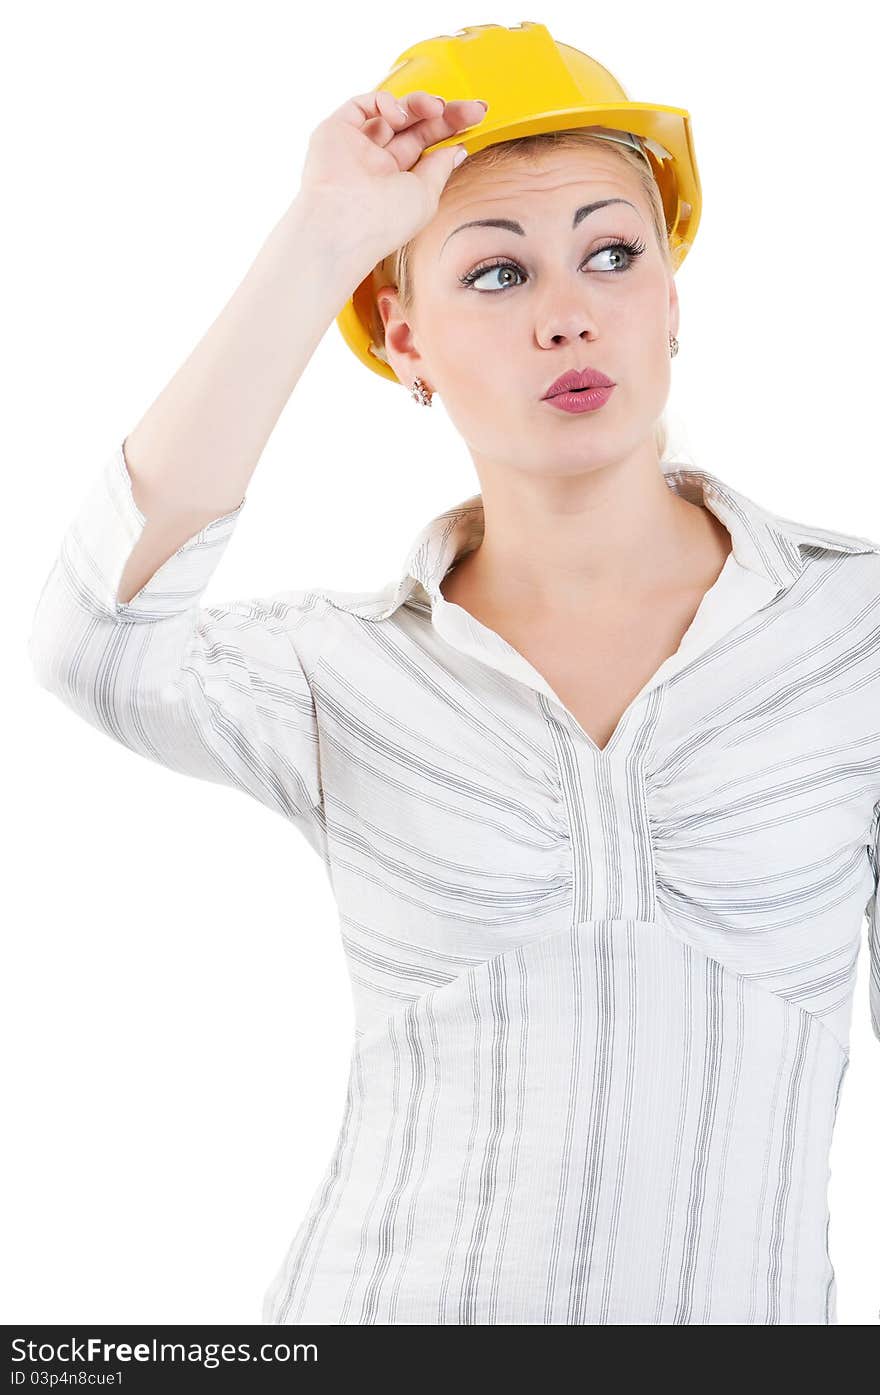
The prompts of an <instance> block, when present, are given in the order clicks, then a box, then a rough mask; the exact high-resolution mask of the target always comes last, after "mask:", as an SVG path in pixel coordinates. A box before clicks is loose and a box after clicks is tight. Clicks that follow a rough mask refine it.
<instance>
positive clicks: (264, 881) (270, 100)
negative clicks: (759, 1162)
mask: <svg viewBox="0 0 880 1395" xmlns="http://www.w3.org/2000/svg"><path fill="white" fill-rule="evenodd" d="M859 14H860V12H859V9H858V8H857V6H856V5H855V4H853V3H849V4H837V5H835V7H834V11H833V22H832V23H828V13H827V10H826V9H825V7H819V6H813V5H795V4H789V5H783V4H774V5H767V4H756V3H751V2H750V0H746V2H745V3H738V4H737V5H735V6H729V7H721V8H719V7H717V6H715V7H711V6H710V7H707V6H706V5H705V4H697V3H690V2H689V0H680V3H678V4H676V5H675V6H674V7H673V8H672V9H670V7H669V6H667V5H657V4H656V3H643V0H627V3H626V4H624V5H607V6H602V5H596V6H589V7H588V8H587V9H585V8H584V7H583V6H582V5H575V4H570V3H566V4H545V5H543V6H541V7H540V8H538V9H533V10H529V8H528V6H526V7H525V9H523V8H521V7H520V6H510V5H501V4H496V5H494V6H491V7H485V6H477V7H476V8H474V7H473V6H472V5H471V6H461V5H458V4H442V5H436V4H421V5H419V6H418V7H415V8H414V7H413V6H412V5H410V4H405V3H400V0H386V2H385V3H383V5H382V6H381V7H379V9H377V8H376V7H375V6H373V7H370V6H366V7H363V8H353V9H351V10H350V11H348V12H347V14H346V17H345V19H344V20H341V19H340V13H339V10H338V8H337V7H334V6H321V5H318V6H294V5H291V4H290V3H289V2H288V0H285V3H269V2H268V0H262V2H261V0H248V3H247V4H244V3H239V4H218V3H216V0H214V2H213V3H210V4H209V3H194V2H193V0H173V3H167V0H150V3H149V4H129V3H118V2H117V3H113V4H111V3H95V0H79V3H78V4H76V5H66V4H61V3H31V4H29V5H27V6H20V7H18V10H17V13H16V14H15V17H14V19H13V21H12V23H11V24H9V23H8V22H7V25H6V34H5V42H4V45H3V49H4V52H3V57H2V59H0V63H2V74H0V75H2V82H0V102H2V107H3V111H2V117H3V132H4V136H3V145H4V152H5V161H4V164H5V175H4V181H3V182H4V186H5V187H4V191H3V192H4V196H5V197H4V202H5V206H6V210H7V211H6V215H5V218H4V220H3V225H2V233H0V236H2V238H3V242H4V244H5V246H4V249H3V267H4V270H5V273H6V275H5V277H4V281H5V285H4V302H5V305H4V313H3V321H4V332H3V361H4V362H3V392H2V398H3V422H2V430H3V438H4V439H3V447H4V449H3V455H4V458H5V460H6V462H7V466H6V487H5V490H4V504H5V509H4V517H3V522H4V524H5V527H4V545H3V548H2V566H3V569H4V571H5V573H6V574H5V578H4V582H5V586H4V594H5V595H6V598H7V605H6V615H7V619H8V622H9V629H10V633H9V634H8V636H7V641H6V644H5V650H6V655H7V664H8V666H9V670H8V680H7V682H6V683H5V684H4V690H3V692H4V701H5V703H6V706H7V713H6V718H5V722H4V730H5V732H6V741H5V743H4V753H3V754H4V781H3V785H4V789H5V791H6V795H5V801H4V802H5V805H6V812H7V817H8V818H9V822H8V823H7V834H6V839H5V847H6V850H7V854H8V855H9V856H8V861H7V863H6V868H5V875H4V891H5V896H4V912H5V914H4V917H3V920H4V936H3V945H4V972H3V975H2V979H3V986H2V994H3V998H2V1030H3V1040H2V1048H3V1062H4V1072H3V1101H2V1103H3V1115H4V1118H5V1120H6V1122H7V1125H8V1132H7V1143H6V1146H5V1149H4V1156H3V1198H4V1206H5V1211H6V1214H5V1215H4V1217H3V1230H4V1245H3V1269H2V1314H0V1317H2V1320H3V1321H4V1322H7V1323H12V1322H16V1321H22V1322H34V1323H36V1322H40V1323H62V1322H69V1323H83V1322H86V1321H90V1322H91V1321H95V1320H101V1321H104V1322H107V1323H110V1322H118V1323H122V1322H129V1323H135V1322H137V1323H160V1322H167V1323H184V1322H196V1323H198V1322H204V1323H237V1322H244V1323H250V1322H258V1321H259V1320H260V1303H261V1300H262V1296H263V1292H264V1290H265V1288H266V1286H267V1285H268V1283H269V1281H270V1279H271V1277H272V1275H273V1274H274V1271H275V1269H276V1267H277V1266H278V1265H279V1264H280V1263H281V1260H282V1258H283V1255H284V1252H285V1250H286V1248H287V1245H288V1243H289V1241H290V1239H291V1238H292V1236H293V1233H294V1231H295V1229H296V1226H297V1225H298V1223H299V1220H300V1217H301V1215H302V1214H303V1212H304V1210H305V1208H306V1205H307V1203H308V1200H309V1198H310V1197H311V1194H312V1192H313V1189H314V1188H315V1186H316V1185H317V1183H318V1180H319V1178H320V1176H321V1173H322V1171H323V1169H324V1167H325V1165H326V1162H327V1160H328V1158H329V1155H330V1151H331V1149H332V1146H333V1143H334V1141H335V1137H336V1132H337V1129H338V1127H339V1124H340V1121H341V1116H342V1107H343V1103H344V1091H345V1081H346V1070H347V1063H348V1053H349V1050H350V1045H351V1034H352V1029H353V1009H352V1001H351V996H350V993H349V988H348V982H347V977H346V969H345V962H344V957H343V952H342V947H341V941H340V938H339V934H338V929H337V923H336V917H335V905H334V902H333V899H332V896H331V892H330V888H329V884H328V883H327V881H326V878H325V875H324V871H323V868H322V866H321V864H320V862H319V860H318V858H317V857H316V856H315V854H314V853H313V852H312V851H311V849H309V848H308V847H307V845H306V844H305V842H304V841H302V840H301V839H300V838H299V836H298V835H297V834H296V833H295V832H293V831H292V830H291V829H289V828H288V827H287V826H286V825H285V823H284V821H283V820H282V819H280V818H278V817H276V816H275V815H273V813H272V812H270V811H269V810H267V809H264V808H262V807H261V806H260V805H259V804H257V803H256V802H255V801H250V800H244V799H242V798H240V797H239V795H238V794H237V792H235V791H233V790H228V789H225V788H222V787H219V786H215V785H211V784H208V783H203V782H199V781H194V780H192V781H190V780H186V779H184V778H182V777H181V776H179V775H176V774H173V773H172V772H170V771H167V770H165V769H163V768H162V767H160V766H157V765H154V764H152V763H151V762H149V761H146V760H143V759H140V758H139V757H137V756H135V755H133V754H131V753H129V752H128V751H126V750H124V749H123V748H122V747H120V746H117V745H116V744H115V743H114V742H112V741H111V740H109V739H108V738H107V737H105V736H103V735H101V734H99V733H98V732H97V731H95V730H93V729H92V728H90V727H89V726H88V725H87V724H85V723H83V722H81V721H79V720H78V719H77V718H76V717H75V716H73V714H71V713H70V712H69V711H67V710H66V709H65V708H64V707H63V706H62V705H61V704H60V703H59V702H58V700H57V699H55V698H54V697H52V696H51V695H49V694H48V693H47V692H45V691H43V690H42V689H40V688H39V687H38V686H37V685H36V684H35V682H34V680H33V678H32V676H31V673H30V669H29V665H28V659H27V654H26V647H25V646H26V638H27V633H28V630H29V626H30V621H31V615H32V612H33V610H34V607H35V605H36V601H37V597H38V594H39V591H40V588H41V586H42V583H43V581H44V579H45V577H46V575H47V573H48V570H49V568H50V566H51V564H52V562H53V561H54V558H55V554H56V552H57V549H58V547H59V545H60V541H61V537H62V534H63V531H64V529H65V528H66V526H67V524H68V523H69V521H70V520H71V519H72V516H73V514H74V512H75V510H76V509H77V507H78V506H79V503H80V501H81V499H82V498H83V496H84V494H85V492H86V490H87V488H88V487H89V486H90V483H91V481H92V480H93V479H94V477H95V476H96V474H97V472H98V470H99V469H100V468H101V466H102V464H103V462H104V461H105V460H106V459H107V457H108V456H109V454H110V453H111V452H112V451H113V450H114V449H115V448H116V447H117V445H118V444H119V443H120V442H121V441H122V440H123V438H124V436H125V435H126V433H127V432H128V431H129V430H130V429H132V427H133V426H134V424H135V423H136V421H137V420H139V418H140V417H141V416H142V414H143V413H144V411H145V410H146V408H147V407H148V406H149V405H150V403H151V402H152V401H153V400H154V398H155V397H156V395H157V394H158V392H159V391H160V390H161V388H162V387H163V386H164V384H165V383H166V381H167V380H168V379H169V378H170V377H171V376H172V374H173V373H174V372H175V371H176V369H177V368H178V367H179V366H180V364H181V363H182V362H183V360H184V359H185V357H186V356H187V355H188V354H189V352H190V350H191V349H192V348H193V346H194V345H195V344H196V342H197V341H198V340H199V339H200V338H201V336H202V334H203V333H204V331H205V330H206V329H207V327H208V325H209V324H210V323H211V322H212V321H213V319H214V318H215V317H216V315H217V314H218V313H219V311H220V310H221V309H222V307H223V305H224V304H225V302H226V301H227V299H228V298H229V296H230V295H231V294H232V292H233V290H234V289H235V288H236V286H237V285H238V284H239V282H240V280H241V278H242V277H243V275H244V274H245V272H246V270H247V268H248V266H249V265H250V263H251V261H252V260H253V258H254V256H255V255H256V253H257V251H258V250H259V248H260V246H261V244H262V242H263V240H264V238H265V237H266V235H267V234H268V232H269V231H270V229H271V227H272V226H273V225H274V224H275V222H276V220H277V219H278V218H279V216H280V215H281V214H282V212H283V211H284V209H285V208H286V206H287V205H288V203H289V202H290V200H291V199H292V198H293V197H294V196H295V193H296V190H297V188H298V183H299V176H300V171H301V168H302V162H303V159H304V155H305V148H306V143H307V140H308V135H309V133H310V131H311V129H312V127H313V126H314V125H315V124H316V123H317V122H318V121H319V120H320V119H322V118H323V117H324V116H325V115H327V114H328V113H329V112H330V111H331V110H332V109H334V108H335V107H337V106H339V105H340V103H341V102H343V101H344V100H345V99H346V98H347V97H349V96H351V95H353V94H354V93H359V92H362V91H366V90H368V89H369V88H371V87H374V86H376V85H378V84H379V83H380V82H381V81H382V79H383V78H384V76H385V75H386V74H387V72H388V71H389V69H390V68H391V66H392V63H393V61H394V59H395V58H396V56H397V55H398V54H399V53H401V52H402V51H403V50H404V49H405V48H406V47H408V46H409V45H410V44H412V43H414V42H416V41H418V40H420V39H424V38H429V37H432V36H434V35H439V34H442V33H449V34H452V33H454V32H455V31H456V30H457V29H459V28H461V27H463V26H464V25H469V24H479V23H490V22H493V23H501V24H506V25H512V24H517V23H520V22H521V21H522V20H523V19H533V20H539V21H541V22H542V23H545V24H546V25H547V26H548V27H549V29H550V30H551V33H553V35H554V36H555V37H556V38H557V39H559V40H561V41H563V42H566V43H570V44H572V45H574V46H575V47H578V48H581V49H583V50H585V51H587V52H589V53H591V54H592V55H593V56H594V57H596V58H598V59H599V61H600V62H602V63H603V64H604V65H605V66H607V67H608V68H610V69H611V71H612V72H613V73H615V74H616V75H617V77H618V78H619V79H620V81H621V82H622V83H623V85H624V87H625V88H626V90H627V93H628V95H629V96H630V98H631V99H632V100H642V101H656V102H659V103H665V104H670V105H676V106H684V107H686V108H687V109H688V110H689V111H690V112H691V115H692V120H693V131H694V140H695V148H696V154H697V160H698V163H699V167H700V173H701V178H702V185H703V198H704V207H703V215H702V223H701V225H700V229H699V232H698V235H697V239H696V242H695V245H694V248H693V249H692V250H691V252H690V254H689V256H688V258H687V260H686V262H685V265H684V266H683V267H682V269H681V270H680V272H679V274H678V288H679V294H680V298H681V326H680V330H679V340H680V344H681V349H680V353H679V355H678V357H677V358H676V359H675V361H674V364H673V368H672V377H673V388H672V395H671V397H670V401H669V407H668V416H669V419H670V422H671V424H672V426H673V432H674V437H675V441H676V443H677V445H678V449H679V454H680V455H681V458H682V459H683V460H685V461H691V462H695V463H696V464H698V465H700V466H703V467H705V468H708V469H709V470H711V471H713V472H714V473H716V474H718V475H720V476H721V478H722V479H726V480H728V481H729V482H730V483H731V484H733V485H734V486H735V487H736V488H738V489H740V490H742V491H743V492H745V493H747V494H749V495H750V496H751V497H753V498H756V499H757V500H759V501H760V502H761V503H762V504H764V505H765V506H767V507H769V508H771V509H774V510H776V511H777V512H780V513H783V514H785V515H786V516H788V517H793V518H797V519H799V520H800V521H803V522H808V523H813V524H823V525H826V526H828V527H833V528H839V529H843V530H845V531H850V532H856V533H859V534H860V535H862V536H869V537H872V538H878V537H880V488H878V484H877V473H878V459H877V450H876V435H875V432H876V407H877V387H876V374H877V366H878V364H877V349H876V340H877V323H878V271H877V253H876V250H875V247H876V240H877V238H876V229H877V214H878V208H877V197H876V141H875V138H874V135H873V131H872V122H873V120H874V111H873V108H872V106H871V93H872V92H873V91H874V90H875V82H876V70H875V64H876V53H875V50H874V49H873V47H872V46H871V45H869V44H867V43H865V42H863V40H862V37H861V36H860V32H861V31H860V24H859ZM302 275H303V278H304V279H305V278H307V277H308V275H309V269H308V267H307V266H304V267H303V268H302ZM478 487H479V486H478V481H477V480H476V476H475V474H474V472H473V468H472V465H471V462H470V457H469V455H468V453H467V449H466V447H465V446H464V444H463V442H462V441H461V439H460V438H459V436H458V435H457V433H456V432H455V431H454V430H453V428H452V426H451V424H450V422H449V420H448V418H447V416H446V415H445V413H444V410H443V405H442V402H441V401H440V399H439V397H438V398H435V402H434V407H433V409H432V410H431V411H430V412H427V411H424V410H423V409H421V408H419V407H417V406H416V405H415V404H414V403H413V402H412V400H411V399H410V397H409V396H408V394H407V393H406V392H405V390H404V389H403V388H400V387H398V386H397V385H395V384H391V383H390V382H386V381H383V380H382V379H380V378H379V377H377V376H376V375H375V374H372V373H370V372H369V371H368V370H367V369H366V368H364V367H362V366H361V365H360V364H359V363H358V361H357V360H356V358H355V357H354V356H353V355H352V354H351V352H350V351H349V350H348V348H347V347H346V346H345V344H344V342H343V340H342V337H341V335H340V334H339V331H338V329H337V328H336V326H335V325H331V326H330V327H329V328H328V331H327V334H326V335H325V337H324V339H323V341H322V343H321V344H320V346H319V348H318V350H317V352H316V353H315V355H314V357H313V359H312V360H311V362H310V364H309V366H308V368H307V370H306V372H305V374H304V375H303V377H302V378H301V380H300V382H299V384H298V386H297V388H296V390H295V392H294V394H293V396H292V398H291V400H290V402H289V403H288V405H287V407H286V409H285V411H284V412H283V414H282V417H281V419H280V421H279V423H278V426H277V428H276V430H275V432H274V434H273V436H272V438H271V440H270V442H269V444H268V446H267V448H266V450H265V452H264V455H263V458H262V460H261V462H260V465H259V467H258V471H257V474H256V475H255V476H254V479H253V481H252V483H251V486H250V489H249V491H248V504H247V507H246V508H245V510H244V511H243V516H242V518H241V520H240V522H239V525H238V529H237V532H236V536H235V538H234V540H233V542H232V544H231V545H230V547H229V549H228V552H227V554H226V556H225V557H224V559H223V562H222V564H221V566H220V568H219V570H218V572H217V573H216V574H215V576H214V577H213V578H212V581H211V583H210V586H209V588H208V591H207V593H206V597H205V600H206V602H207V603H212V602H219V601H226V600H231V599H235V598H237V597H239V596H250V595H257V594H265V593H266V592H270V591H272V590H275V589H285V588H296V587H300V586H309V585H313V584H314V585H324V586H330V587H339V588H348V587H352V588H359V589H360V588H368V587H373V586H380V585H382V584H384V582H386V581H387V580H388V579H389V578H390V577H391V576H392V575H394V574H395V572H396V570H397V569H398V568H399V567H400V566H402V562H403V558H404V556H405V553H406V550H407V548H408V546H409V543H410V541H411V540H412V538H413V537H414V535H415V533H416V532H417V530H418V529H419V528H421V526H422V525H423V523H424V522H426V521H427V519H428V518H430V517H432V516H433V515H434V514H435V513H437V512H439V511H440V510H441V509H442V508H444V507H446V506H448V505H449V504H451V503H453V502H457V501H459V500H461V499H463V498H465V497H467V496H468V495H469V494H471V493H473V492H474V491H475V490H476V489H477V488H478ZM851 1045H852V1060H851V1065H850V1069H849V1071H848V1074H847V1077H846V1080H845V1083H844V1090H843V1095H842V1098H841V1103H840V1109H839V1114H838V1123H837V1129H836V1134H835V1141H834V1145H833V1152H832V1158H831V1164H832V1176H831V1182H830V1189H829V1197H830V1203H831V1212H832V1228H831V1236H830V1245H831V1254H832V1259H833V1262H834V1264H835V1268H836V1272H837V1281H838V1317H839V1321H840V1322H841V1323H846V1324H852V1323H862V1324H866V1323H876V1322H877V1314H878V1307H880V1201H878V1195H880V1193H878V1188H877V1185H876V1179H877V1175H878V1163H880V1127H878V1119H880V1107H878V1100H880V1043H878V1042H877V1041H876V1040H874V1039H873V1038H872V1036H871V1033H870V1026H869V1019H868V1003H867V964H866V954H865V953H863V955H862V959H861V963H860V975H859V981H858V985H857V992H856V1001H855V1009H854V1017H853V1027H852V1038H851Z"/></svg>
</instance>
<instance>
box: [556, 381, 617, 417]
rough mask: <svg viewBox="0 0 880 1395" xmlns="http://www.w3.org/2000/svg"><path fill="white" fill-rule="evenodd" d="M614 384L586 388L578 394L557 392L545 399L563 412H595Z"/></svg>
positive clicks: (607, 397) (602, 404)
mask: <svg viewBox="0 0 880 1395" xmlns="http://www.w3.org/2000/svg"><path fill="white" fill-rule="evenodd" d="M614 386H615V385H614V383H611V384H610V386H608V387H594V388H586V389H584V390H582V391H580V392H557V393H554V394H553V396H552V397H546V398H545V399H544V400H545V402H549V404H550V406H551V407H559V408H560V409H561V410H562V411H563V412H595V411H596V408H597V407H602V406H604V404H605V403H606V402H607V401H608V399H609V397H610V396H611V394H612V392H613V391H614Z"/></svg>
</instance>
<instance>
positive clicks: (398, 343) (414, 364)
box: [375, 285, 428, 386]
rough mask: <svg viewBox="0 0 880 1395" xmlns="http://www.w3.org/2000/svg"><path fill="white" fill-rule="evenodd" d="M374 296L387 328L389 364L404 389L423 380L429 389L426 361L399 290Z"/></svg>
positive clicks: (382, 289) (384, 290) (382, 290)
mask: <svg viewBox="0 0 880 1395" xmlns="http://www.w3.org/2000/svg"><path fill="white" fill-rule="evenodd" d="M375 295H376V305H377V307H378V310H379V314H380V316H381V317H382V324H383V325H384V327H385V353H386V355H387V357H388V362H389V364H390V365H391V367H392V368H393V369H394V372H395V373H396V374H397V376H398V378H399V379H400V381H401V382H402V383H404V384H405V385H409V384H410V383H411V382H412V381H413V379H414V378H416V377H420V378H421V379H422V381H423V382H424V383H425V385H426V386H428V383H427V369H426V367H425V360H424V359H423V358H422V355H421V354H420V353H419V351H418V349H417V348H416V346H415V340H414V338H413V331H412V326H411V325H410V324H409V322H408V321H407V320H406V319H405V318H404V315H403V311H402V309H401V306H400V297H399V295H398V291H397V287H396V286H392V285H385V286H380V287H379V289H378V290H377V291H376V293H375Z"/></svg>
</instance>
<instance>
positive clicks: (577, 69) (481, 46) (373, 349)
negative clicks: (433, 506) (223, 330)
mask: <svg viewBox="0 0 880 1395" xmlns="http://www.w3.org/2000/svg"><path fill="white" fill-rule="evenodd" d="M380 88H382V89H384V90H385V91H386V92H390V93H392V95H393V96H395V97H403V96H405V95H406V94H407V93H408V92H416V91H424V92H431V93H436V94H437V95H438V96H440V97H444V98H445V99H446V101H448V102H453V101H459V100H463V99H468V98H471V97H483V98H485V100H486V101H487V102H488V103H489V110H488V112H487V114H486V117H485V119H484V120H483V121H480V122H479V124H478V125H477V126H476V127H475V128H469V129H467V130H465V131H464V132H463V133H461V132H459V133H457V134H455V135H452V136H449V137H448V138H447V139H446V140H441V141H437V143H436V144H435V145H433V146H431V147H429V148H430V149H431V150H437V149H439V148H440V147H441V146H443V145H464V146H465V148H466V149H467V152H468V154H469V155H471V154H473V153H474V152H475V151H477V150H482V148H483V146H485V145H496V144H498V143H499V142H500V141H505V140H514V139H516V138H517V137H519V136H529V135H535V134H537V133H540V132H542V131H561V130H568V129H570V128H572V127H581V126H596V127H601V128H602V129H603V130H605V129H607V130H608V131H609V138H610V139H614V138H621V139H622V140H623V143H624V144H631V145H632V146H633V148H636V149H639V150H640V151H641V152H642V153H643V154H644V155H645V158H646V159H647V160H648V164H649V165H650V167H651V172H652V174H653V175H654V179H655V180H656V182H657V185H658V187H659V190H660V196H661V199H662V202H663V209H664V212H665V214H666V228H667V233H668V235H669V246H670V253H671V257H672V263H673V266H674V267H675V269H676V270H677V269H678V267H679V266H680V265H681V263H682V262H683V261H684V258H685V256H686V255H687V251H688V248H689V247H690V246H691V243H692V242H693V240H694V236H695V234H696V231H697V226H698V224H699V221H700V208H701V204H702V199H701V196H700V178H699V174H698V172H697V162H696V159H695V158H694V146H693V137H692V135H691V123H690V113H689V112H687V111H685V110H684V108H683V107H667V106H657V105H656V104H654V103H651V102H630V101H628V100H627V96H626V93H625V92H624V90H623V88H622V87H621V85H620V83H619V82H618V81H617V78H616V77H614V76H613V74H611V73H609V71H608V69H607V68H603V67H602V65H601V63H597V62H596V60H595V58H590V56H589V55H588V54H586V53H581V52H580V50H579V49H576V48H571V47H570V46H569V45H568V44H561V43H558V42H557V41H556V40H555V39H554V38H553V37H552V36H551V34H550V32H549V31H548V29H547V28H546V26H545V25H543V24H534V23H532V22H531V21H528V20H526V21H524V22H523V23H522V24H516V25H513V26H512V27H511V28H509V29H507V28H505V26H504V25H502V24H475V25H472V26H469V27H468V28H466V29H459V30H458V31H457V32H456V33H455V34H452V35H449V34H441V35H440V36H439V37H438V38H434V39H424V40H422V42H421V43H417V44H413V46H412V48H408V49H406V50H405V51H404V52H403V53H401V54H400V56H399V58H397V59H395V61H394V63H393V65H392V68H391V71H390V72H389V73H388V74H387V76H386V77H384V78H383V79H382V81H381V82H378V83H377V84H376V86H375V88H373V91H378V90H379V89H380ZM611 132H613V133H614V135H613V136H612V135H611V134H610V133H611ZM380 270H381V264H380V267H379V268H374V270H373V271H372V272H371V273H370V274H369V275H368V276H366V277H365V278H364V280H363V281H361V283H360V285H359V286H358V287H357V289H356V290H355V292H354V294H353V295H352V297H351V299H350V300H349V301H347V302H346V304H345V306H344V307H343V309H342V310H341V311H340V313H339V315H338V316H337V317H336V323H337V324H338V326H339V329H340V331H341V333H342V336H343V338H344V339H345V342H346V343H347V344H348V346H349V348H350V349H352V350H353V352H354V353H356V354H357V356H358V358H359V359H360V360H361V362H362V363H365V364H366V365H367V367H368V368H372V370H373V372H374V373H378V374H380V375H381V376H382V377H383V378H390V379H391V381H392V382H395V383H396V382H398V381H399V379H398V377H397V374H396V373H395V372H394V369H393V368H392V367H391V365H390V364H389V363H388V362H387V361H386V359H385V351H384V348H383V347H382V346H381V345H380V344H378V345H377V344H376V342H375V341H374V337H373V336H374V327H379V326H381V323H382V321H381V316H380V314H379V309H378V306H377V304H376V299H375V292H376V291H377V290H378V289H379V285H380V284H387V277H386V278H382V277H381V276H380V277H379V280H378V282H377V273H378V272H379V271H380Z"/></svg>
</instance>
